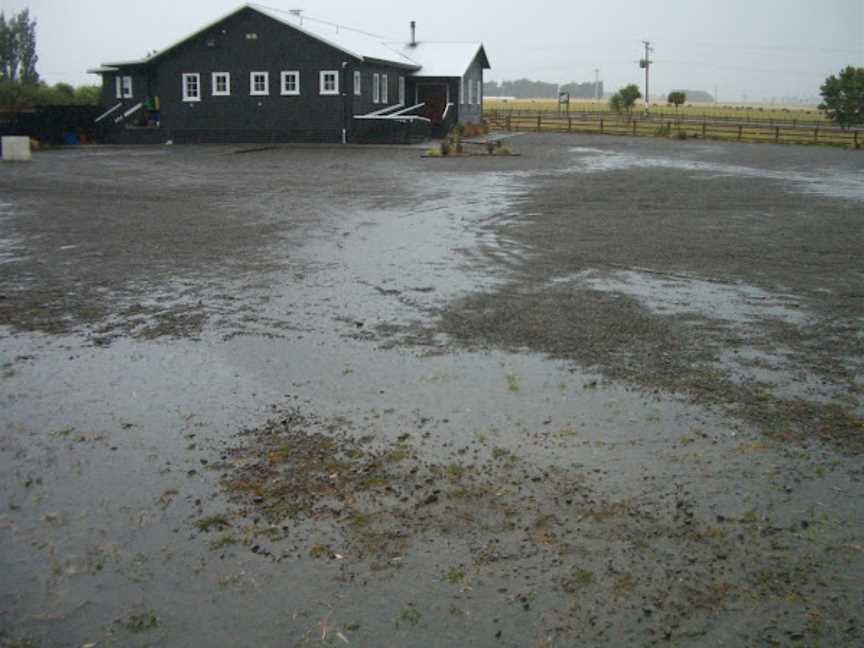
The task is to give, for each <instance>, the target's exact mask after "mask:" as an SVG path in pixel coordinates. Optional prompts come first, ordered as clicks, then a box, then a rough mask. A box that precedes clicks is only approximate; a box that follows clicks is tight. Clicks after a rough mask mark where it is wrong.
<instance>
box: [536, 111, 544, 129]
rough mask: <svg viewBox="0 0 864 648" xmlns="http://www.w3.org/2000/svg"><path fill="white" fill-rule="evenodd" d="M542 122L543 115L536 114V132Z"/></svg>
mask: <svg viewBox="0 0 864 648" xmlns="http://www.w3.org/2000/svg"><path fill="white" fill-rule="evenodd" d="M542 123H543V115H540V114H538V115H537V132H538V133H539V132H540V128H541V125H542Z"/></svg>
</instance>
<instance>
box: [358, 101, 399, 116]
mask: <svg viewBox="0 0 864 648" xmlns="http://www.w3.org/2000/svg"><path fill="white" fill-rule="evenodd" d="M404 105H405V104H401V103H399V104H394V105H392V106H387V107H386V108H382V109H381V110H376V111H374V112H371V113H367V114H365V115H357V117H377V116H378V115H383V114H384V113H386V112H390V111H391V110H398V109H399V108H401V107H402V106H404Z"/></svg>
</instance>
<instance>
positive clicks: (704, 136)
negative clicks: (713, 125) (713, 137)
mask: <svg viewBox="0 0 864 648" xmlns="http://www.w3.org/2000/svg"><path fill="white" fill-rule="evenodd" d="M702 139H708V122H704V121H703V122H702Z"/></svg>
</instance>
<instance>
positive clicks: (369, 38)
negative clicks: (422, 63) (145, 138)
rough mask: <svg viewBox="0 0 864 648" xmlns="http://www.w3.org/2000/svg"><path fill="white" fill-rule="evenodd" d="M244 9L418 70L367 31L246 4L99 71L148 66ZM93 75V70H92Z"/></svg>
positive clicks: (356, 53)
mask: <svg viewBox="0 0 864 648" xmlns="http://www.w3.org/2000/svg"><path fill="white" fill-rule="evenodd" d="M244 9H251V10H253V11H256V12H258V13H260V14H263V15H265V16H267V17H269V18H272V19H273V20H276V21H278V22H281V23H283V24H286V25H289V26H290V27H293V28H294V29H296V30H298V31H300V32H302V33H304V34H307V35H308V36H311V37H312V38H315V39H316V40H319V41H322V42H324V43H326V44H328V45H330V46H331V47H335V48H336V49H338V50H341V51H343V52H345V53H346V54H348V55H350V56H353V57H355V58H357V59H360V60H363V61H365V60H367V59H371V60H375V61H384V62H387V63H391V64H395V65H401V66H404V67H407V68H412V69H417V68H418V67H419V64H417V63H416V62H415V61H414V60H413V59H411V58H410V57H408V56H406V55H405V54H404V53H402V52H400V51H399V49H400V48H399V47H391V46H390V45H387V43H386V42H385V41H386V39H385V38H382V37H380V36H375V35H373V34H368V33H366V32H363V31H359V30H356V29H350V28H347V27H343V26H341V25H337V24H335V23H328V22H325V21H322V20H316V19H314V18H308V17H306V16H302V17H301V16H299V15H297V14H296V13H295V12H290V11H281V10H278V9H273V8H270V7H263V6H261V5H256V4H252V3H248V4H245V5H243V6H241V7H239V8H237V9H235V10H234V11H232V12H231V13H229V14H226V15H224V16H222V17H221V18H219V19H218V20H214V21H213V22H211V23H209V24H207V25H206V26H205V27H202V28H201V29H199V30H197V31H195V32H193V33H192V34H189V35H188V36H184V37H183V38H181V39H180V40H178V41H176V42H175V43H172V44H171V45H169V46H168V47H166V48H165V49H163V50H161V51H159V52H156V53H154V54H151V55H149V56H146V57H144V58H143V59H139V60H135V61H118V62H112V63H105V64H103V67H102V68H100V71H105V68H107V67H116V66H125V65H142V64H146V63H150V62H151V61H153V60H155V59H157V58H159V57H160V56H162V55H163V54H166V53H167V52H170V51H171V50H173V49H174V48H175V47H177V46H179V45H181V44H183V43H185V42H186V41H188V40H189V39H191V38H194V37H195V36H198V35H199V34H202V33H204V32H206V31H209V30H210V29H212V28H213V27H215V26H217V25H218V24H220V23H221V22H222V21H224V20H227V19H228V18H230V17H231V16H233V15H235V14H237V13H240V12H241V11H243V10H244ZM94 72H96V71H95V70H94ZM96 73H98V72H96Z"/></svg>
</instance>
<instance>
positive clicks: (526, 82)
mask: <svg viewBox="0 0 864 648" xmlns="http://www.w3.org/2000/svg"><path fill="white" fill-rule="evenodd" d="M599 85H600V96H601V97H602V96H603V82H602V81H601V82H600V84H599ZM561 92H569V93H570V98H571V99H593V98H594V97H595V92H596V86H595V84H594V82H593V81H587V82H585V83H577V82H575V81H573V82H572V83H566V84H564V85H558V84H557V83H547V82H545V81H532V80H531V79H516V80H515V81H502V82H501V83H498V82H497V81H487V82H485V83H484V84H483V95H484V96H486V97H515V98H517V99H557V98H558V94H559V93H561Z"/></svg>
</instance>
